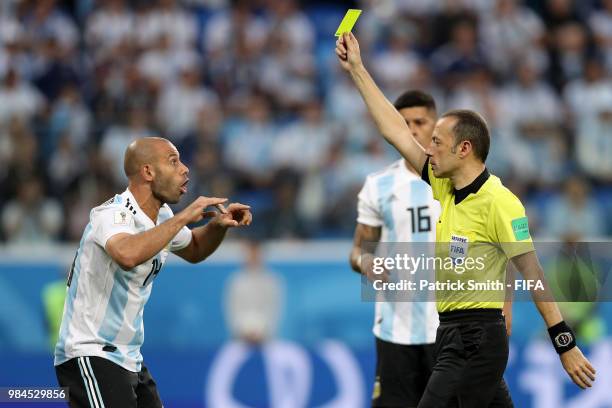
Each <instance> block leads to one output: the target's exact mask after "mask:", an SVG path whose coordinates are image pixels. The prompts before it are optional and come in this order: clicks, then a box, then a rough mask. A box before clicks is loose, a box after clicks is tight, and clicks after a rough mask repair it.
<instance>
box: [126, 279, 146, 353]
mask: <svg viewBox="0 0 612 408" xmlns="http://www.w3.org/2000/svg"><path fill="white" fill-rule="evenodd" d="M150 289H151V286H150V285H147V286H141V287H140V288H139V291H140V299H141V302H142V303H141V305H140V309H139V310H138V313H136V317H134V321H133V322H132V326H133V327H134V337H132V339H131V340H130V342H129V343H128V345H129V346H138V347H140V346H142V343H143V341H144V327H143V324H142V315H143V309H144V304H145V303H146V301H147V299H148V297H147V291H150Z"/></svg>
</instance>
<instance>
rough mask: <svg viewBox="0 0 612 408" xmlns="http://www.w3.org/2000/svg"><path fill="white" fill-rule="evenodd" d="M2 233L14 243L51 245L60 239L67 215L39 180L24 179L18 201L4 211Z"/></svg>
mask: <svg viewBox="0 0 612 408" xmlns="http://www.w3.org/2000/svg"><path fill="white" fill-rule="evenodd" d="M0 219H1V221H2V233H3V235H4V237H5V238H6V241H7V242H9V243H11V244H19V243H28V244H37V243H49V242H51V241H54V240H56V239H57V238H58V236H59V233H60V231H61V228H62V225H63V222H64V216H63V214H62V208H61V206H60V204H59V203H58V202H57V201H55V200H54V199H51V198H45V196H44V191H43V182H42V180H41V179H39V178H35V177H33V178H28V179H25V180H20V182H19V183H18V184H17V194H16V197H15V199H13V200H11V201H9V202H8V203H7V204H6V205H5V206H4V208H3V209H2V213H1V217H0Z"/></svg>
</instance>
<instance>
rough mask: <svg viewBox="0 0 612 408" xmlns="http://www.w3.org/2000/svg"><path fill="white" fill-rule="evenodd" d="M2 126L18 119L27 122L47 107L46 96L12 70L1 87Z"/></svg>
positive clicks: (0, 108)
mask: <svg viewBox="0 0 612 408" xmlns="http://www.w3.org/2000/svg"><path fill="white" fill-rule="evenodd" d="M0 101H2V103H0V126H2V125H6V124H8V123H9V122H10V121H11V119H13V118H17V119H20V120H23V121H25V122H29V121H32V120H34V119H35V118H36V117H37V116H39V115H41V114H42V112H43V109H44V108H45V106H46V101H45V98H44V96H43V95H42V94H41V93H40V92H39V91H38V89H36V88H35V87H33V86H32V85H31V84H30V83H29V82H27V81H23V80H22V79H21V77H20V76H19V73H18V72H17V71H15V70H14V69H10V70H9V72H8V73H7V75H6V77H5V78H4V83H3V84H2V85H0Z"/></svg>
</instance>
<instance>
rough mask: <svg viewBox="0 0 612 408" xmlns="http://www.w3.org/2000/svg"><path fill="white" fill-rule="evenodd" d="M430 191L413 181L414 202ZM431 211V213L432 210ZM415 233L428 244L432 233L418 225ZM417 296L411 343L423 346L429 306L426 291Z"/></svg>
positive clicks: (417, 293) (421, 182)
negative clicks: (420, 230)
mask: <svg viewBox="0 0 612 408" xmlns="http://www.w3.org/2000/svg"><path fill="white" fill-rule="evenodd" d="M428 189H429V187H428V186H427V184H426V183H425V182H424V181H421V180H415V181H413V182H412V183H411V185H410V190H411V198H412V200H415V199H416V198H417V197H418V198H421V199H422V198H423V197H429V191H428ZM418 201H420V200H418ZM429 210H430V211H431V208H430V209H429ZM415 211H416V209H415ZM428 215H429V216H430V217H431V214H430V213H428ZM415 218H416V214H415ZM415 221H416V222H417V223H418V219H416V220H415ZM430 227H431V228H435V227H436V220H433V219H430ZM414 231H415V232H414V234H413V235H412V239H413V241H416V242H427V241H428V240H429V234H430V233H429V232H419V228H418V225H416V226H415V228H414ZM417 273H418V272H417ZM415 295H416V297H415V300H420V301H419V302H413V303H412V319H411V320H410V342H411V343H412V344H423V343H426V342H427V335H426V333H425V329H426V327H427V304H426V303H422V301H424V300H426V298H427V296H426V292H425V291H417V292H416V293H415Z"/></svg>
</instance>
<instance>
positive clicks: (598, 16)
mask: <svg viewBox="0 0 612 408" xmlns="http://www.w3.org/2000/svg"><path fill="white" fill-rule="evenodd" d="M601 4H602V6H603V7H602V9H601V10H597V9H595V10H594V11H593V12H592V13H591V15H590V17H589V28H590V29H591V31H592V32H593V35H594V37H595V42H596V44H597V46H598V47H599V49H600V50H601V51H603V52H604V55H605V58H606V67H607V69H608V71H612V0H601Z"/></svg>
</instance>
